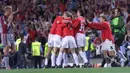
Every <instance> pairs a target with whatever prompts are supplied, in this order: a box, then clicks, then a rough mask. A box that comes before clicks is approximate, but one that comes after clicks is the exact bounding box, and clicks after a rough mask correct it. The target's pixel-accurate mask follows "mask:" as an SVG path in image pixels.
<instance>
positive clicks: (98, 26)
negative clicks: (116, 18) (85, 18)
mask: <svg viewBox="0 0 130 73" xmlns="http://www.w3.org/2000/svg"><path fill="white" fill-rule="evenodd" d="M88 27H90V28H94V29H98V30H102V29H107V28H108V27H107V25H106V24H105V23H91V24H88Z"/></svg>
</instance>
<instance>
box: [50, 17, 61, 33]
mask: <svg viewBox="0 0 130 73" xmlns="http://www.w3.org/2000/svg"><path fill="white" fill-rule="evenodd" d="M61 19H62V17H61V16H58V17H57V18H56V19H55V20H54V22H53V24H52V27H51V29H50V34H55V33H56V28H57V24H60V23H62V21H60V20H61Z"/></svg>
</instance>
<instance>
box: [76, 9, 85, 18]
mask: <svg viewBox="0 0 130 73" xmlns="http://www.w3.org/2000/svg"><path fill="white" fill-rule="evenodd" d="M78 11H79V12H80V14H81V16H83V17H84V15H85V13H84V11H83V10H82V9H79V10H77V12H78Z"/></svg>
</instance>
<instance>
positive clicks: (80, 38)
mask: <svg viewBox="0 0 130 73" xmlns="http://www.w3.org/2000/svg"><path fill="white" fill-rule="evenodd" d="M76 43H77V47H78V48H79V47H85V45H86V37H85V34H82V33H77V34H76Z"/></svg>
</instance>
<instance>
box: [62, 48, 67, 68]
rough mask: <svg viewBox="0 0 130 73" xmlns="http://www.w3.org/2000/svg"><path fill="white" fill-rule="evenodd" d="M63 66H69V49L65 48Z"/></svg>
mask: <svg viewBox="0 0 130 73" xmlns="http://www.w3.org/2000/svg"><path fill="white" fill-rule="evenodd" d="M63 66H64V68H68V49H65V50H64V53H63Z"/></svg>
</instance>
